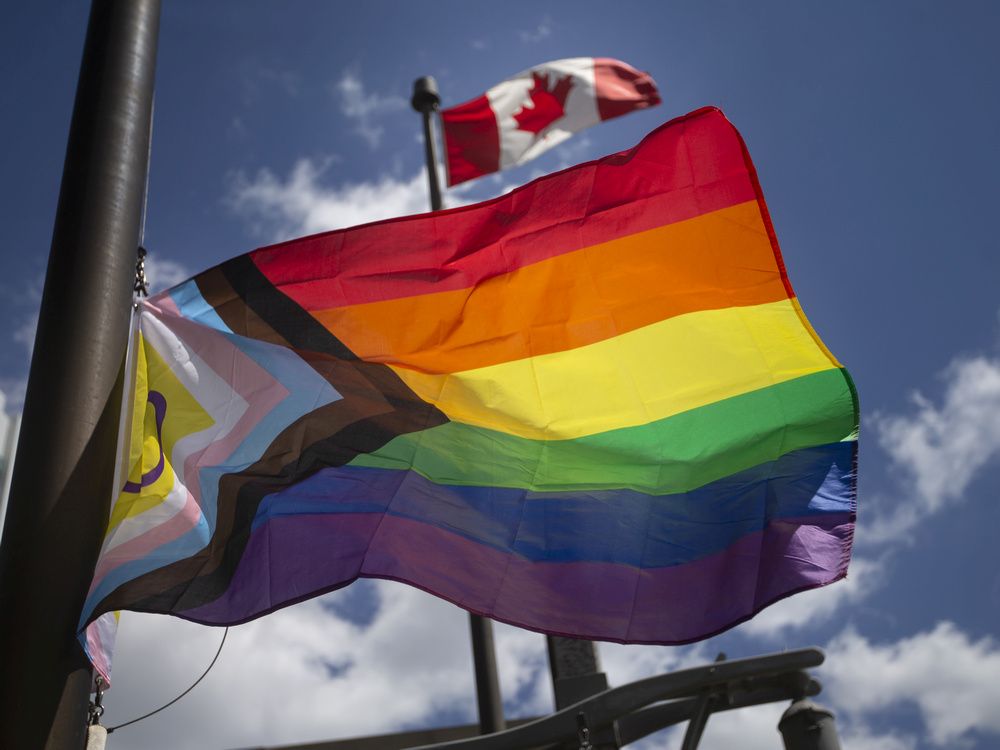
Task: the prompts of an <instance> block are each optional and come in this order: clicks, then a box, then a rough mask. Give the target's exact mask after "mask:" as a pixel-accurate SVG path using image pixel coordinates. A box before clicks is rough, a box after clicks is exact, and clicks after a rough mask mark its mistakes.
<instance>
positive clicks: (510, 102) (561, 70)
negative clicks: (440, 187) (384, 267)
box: [441, 57, 660, 185]
mask: <svg viewBox="0 0 1000 750" xmlns="http://www.w3.org/2000/svg"><path fill="white" fill-rule="evenodd" d="M659 103H660V94H659V92H658V91H657V90H656V84H655V83H654V82H653V79H652V78H650V76H649V74H648V73H643V72H641V71H638V70H636V69H635V68H633V67H632V66H631V65H628V64H627V63H623V62H622V61H621V60H613V59H611V58H609V57H573V58H568V59H566V60H554V61H553V62H548V63H543V64H542V65H536V66H535V67H533V68H529V69H528V70H525V71H523V72H521V73H518V74H517V75H516V76H514V77H513V78H508V79H507V80H506V81H503V82H502V83H499V84H497V85H496V86H494V87H493V88H491V89H490V90H489V91H487V92H486V93H485V94H483V95H482V96H480V97H477V98H475V99H472V100H471V101H468V102H465V104H459V105H458V106H457V107H452V108H450V109H446V110H444V111H443V112H442V113H441V119H442V122H443V123H444V143H445V153H446V163H447V167H448V184H449V185H458V184H459V183H460V182H465V181H466V180H471V179H473V178H474V177H479V176H481V175H484V174H489V173H491V172H497V171H499V170H501V169H506V168H507V167H512V166H514V165H515V164H522V163H524V162H526V161H528V160H529V159H534V158H535V157H536V156H538V155H539V154H541V153H542V152H543V151H546V150H548V149H550V148H552V147H553V146H555V145H556V144H558V143H561V142H562V141H564V140H566V139H567V138H569V137H570V136H571V135H573V133H576V132H577V131H580V130H583V129H584V128H589V127H590V126H591V125H596V124H597V123H599V122H601V121H602V120H610V119H611V118H612V117H618V116H619V115H624V114H626V113H627V112H631V111H632V110H634V109H644V108H646V107H652V106H654V105H656V104H659Z"/></svg>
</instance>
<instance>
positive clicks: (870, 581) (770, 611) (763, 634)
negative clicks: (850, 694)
mask: <svg viewBox="0 0 1000 750" xmlns="http://www.w3.org/2000/svg"><path fill="white" fill-rule="evenodd" d="M884 578H885V571H884V566H883V563H882V562H881V561H875V560H870V559H866V558H862V557H855V558H854V559H853V560H852V561H851V567H850V569H849V570H848V573H847V578H846V579H844V580H843V581H838V582H837V583H834V584H831V585H829V586H823V587H822V588H818V589H811V590H809V591H803V592H802V593H799V594H796V595H795V596H790V597H788V598H787V599H782V600H781V601H780V602H777V603H776V604H772V605H771V606H770V607H768V608H767V609H765V610H764V611H762V612H760V613H759V614H758V615H757V616H756V617H754V618H753V619H752V620H749V621H747V622H745V623H743V624H742V625H740V626H739V630H740V631H741V632H743V633H745V634H747V635H750V636H754V637H757V638H767V639H771V640H773V639H776V638H782V637H784V636H785V635H786V634H787V631H790V630H796V629H801V628H804V627H807V626H809V625H816V624H819V623H822V622H824V621H827V620H829V619H830V618H831V617H832V616H833V614H834V613H835V612H836V611H837V610H839V609H840V608H841V607H843V606H846V605H852V604H856V603H857V602H859V601H861V600H862V599H865V598H867V597H868V595H869V594H871V593H872V592H873V591H875V590H876V589H878V588H879V587H880V586H881V585H882V583H883V582H884Z"/></svg>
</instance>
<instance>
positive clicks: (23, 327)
mask: <svg viewBox="0 0 1000 750" xmlns="http://www.w3.org/2000/svg"><path fill="white" fill-rule="evenodd" d="M37 332H38V313H37V312H34V313H32V314H31V315H29V316H28V317H27V318H25V319H24V320H23V321H21V324H20V325H19V326H17V328H15V329H14V333H13V334H11V338H13V339H14V341H16V342H17V343H18V344H21V346H23V347H24V349H25V351H26V352H27V353H28V361H29V362H30V361H31V355H32V353H33V352H34V350H35V334H36V333H37Z"/></svg>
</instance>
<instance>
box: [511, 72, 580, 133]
mask: <svg viewBox="0 0 1000 750" xmlns="http://www.w3.org/2000/svg"><path fill="white" fill-rule="evenodd" d="M553 77H554V76H553ZM531 78H532V80H533V81H534V85H533V86H532V87H531V91H529V92H528V97H529V99H530V101H529V102H526V103H525V104H523V105H522V106H521V109H520V111H518V112H515V113H514V119H515V120H516V121H517V129H518V130H526V131H527V132H529V133H534V134H535V135H538V134H539V133H540V132H542V131H543V130H544V129H545V128H547V127H548V126H549V125H551V124H552V123H553V122H555V121H556V120H558V119H559V118H560V117H562V116H563V115H564V114H566V109H565V105H566V97H567V96H569V90H570V89H571V88H573V79H572V78H571V77H570V76H568V75H566V76H563V77H562V78H560V79H558V80H557V81H555V83H554V85H553V86H552V88H551V89H549V74H548V73H535V72H532V74H531Z"/></svg>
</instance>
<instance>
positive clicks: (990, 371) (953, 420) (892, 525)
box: [866, 356, 1000, 541]
mask: <svg viewBox="0 0 1000 750" xmlns="http://www.w3.org/2000/svg"><path fill="white" fill-rule="evenodd" d="M944 379H945V392H944V396H943V399H942V402H941V405H940V406H938V405H935V404H934V403H933V402H932V401H931V400H930V399H928V398H926V397H925V396H923V395H922V394H921V393H914V394H913V396H912V401H913V405H914V410H913V411H912V412H911V413H910V414H901V415H886V414H876V415H875V416H874V419H873V421H874V425H875V428H876V432H877V434H878V439H879V443H880V444H881V446H882V447H883V448H884V449H885V451H886V452H887V453H888V454H889V456H890V458H891V459H892V462H893V465H894V466H895V468H896V469H897V471H899V472H900V473H901V475H902V480H903V483H904V485H905V490H906V493H905V495H906V503H905V504H899V505H897V506H896V508H895V510H894V511H893V512H892V513H891V514H889V515H886V514H883V515H882V516H880V517H877V518H876V519H875V523H873V524H871V526H870V527H869V528H868V530H867V535H868V538H867V539H866V541H882V540H885V539H888V538H891V537H892V536H896V537H899V536H901V535H903V534H905V533H906V532H908V531H909V530H911V529H912V528H913V527H914V526H915V525H916V524H917V523H918V522H919V521H920V520H922V519H923V518H925V517H927V516H929V515H931V514H933V513H935V512H937V511H939V510H941V509H942V508H943V507H945V506H946V505H950V504H954V503H957V502H960V501H961V500H962V497H963V494H964V493H965V490H966V488H967V487H968V486H969V484H970V483H971V482H972V481H973V480H974V479H975V477H976V475H977V474H978V473H979V472H980V471H981V470H982V469H983V468H984V467H985V466H987V465H988V464H989V463H990V462H992V461H994V460H995V459H996V458H997V457H998V456H1000V359H996V358H990V357H986V356H978V357H971V358H958V359H956V360H954V361H953V362H952V363H951V364H950V365H949V366H948V368H947V369H946V370H945V372H944Z"/></svg>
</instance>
